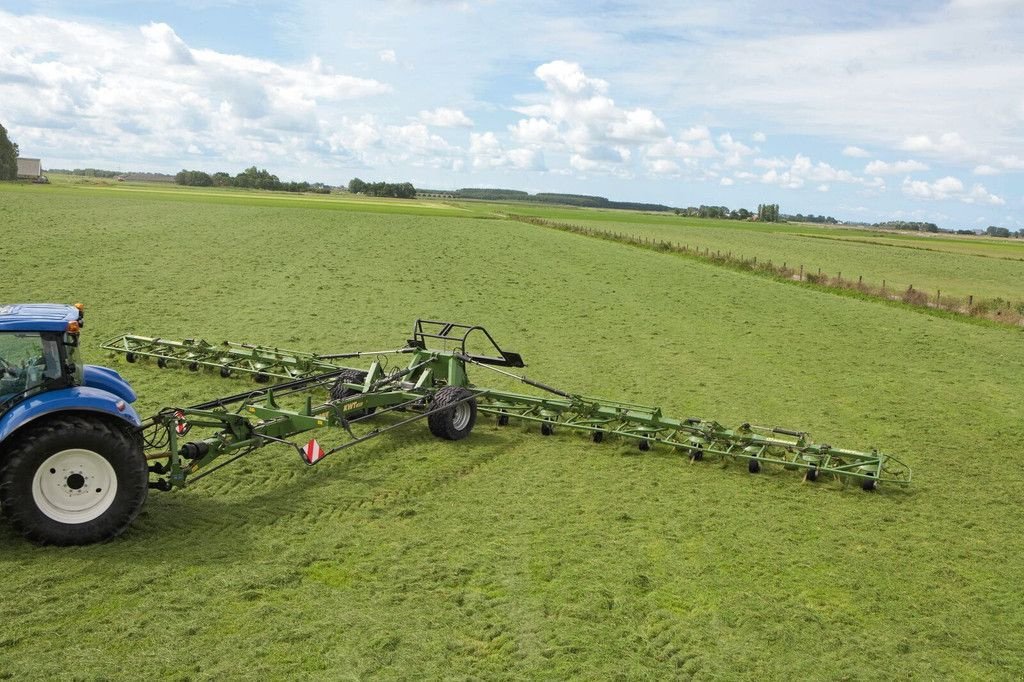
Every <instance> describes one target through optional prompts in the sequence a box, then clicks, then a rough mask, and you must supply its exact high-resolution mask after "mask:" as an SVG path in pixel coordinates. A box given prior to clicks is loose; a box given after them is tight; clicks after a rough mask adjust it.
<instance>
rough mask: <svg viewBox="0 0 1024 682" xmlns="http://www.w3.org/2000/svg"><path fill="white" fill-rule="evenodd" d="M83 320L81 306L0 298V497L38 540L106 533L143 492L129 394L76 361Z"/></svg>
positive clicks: (131, 513)
mask: <svg viewBox="0 0 1024 682" xmlns="http://www.w3.org/2000/svg"><path fill="white" fill-rule="evenodd" d="M83 324H84V320H83V313H82V307H81V305H76V306H70V305H56V304H23V305H8V306H0V505H2V508H3V512H4V514H5V515H6V516H7V517H8V518H9V519H10V521H11V523H12V524H13V526H14V528H15V529H16V530H17V531H18V532H20V533H21V534H22V535H24V536H25V537H27V538H28V539H30V540H32V541H34V542H38V543H42V544H54V545H81V544H88V543H92V542H99V541H102V540H107V539H109V538H112V537H114V536H116V535H118V534H120V533H121V532H123V531H124V530H125V529H126V528H127V527H128V526H129V525H130V524H131V522H132V521H133V520H134V519H135V517H136V516H137V515H138V513H139V510H140V509H141V508H142V505H143V504H144V503H145V501H146V495H147V493H148V478H149V474H148V468H147V464H146V458H145V456H144V454H143V443H142V439H141V437H140V435H139V431H138V427H139V425H140V423H141V420H140V419H139V415H138V414H136V412H135V410H134V409H133V408H132V406H131V403H133V402H134V401H135V392H134V391H132V389H131V386H129V385H128V383H127V382H126V381H125V380H124V379H122V378H121V376H120V375H119V374H118V373H117V372H115V371H113V370H111V369H107V368H104V367H96V366H93V365H83V364H82V362H81V360H80V359H79V349H78V344H79V330H80V329H81V328H82V325H83Z"/></svg>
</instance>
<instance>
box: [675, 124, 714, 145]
mask: <svg viewBox="0 0 1024 682" xmlns="http://www.w3.org/2000/svg"><path fill="white" fill-rule="evenodd" d="M679 139H680V140H682V141H683V142H700V141H701V140H710V139H711V131H710V130H708V127H707V126H693V127H692V128H687V129H686V130H684V131H683V132H681V133H679Z"/></svg>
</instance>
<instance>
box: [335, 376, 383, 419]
mask: <svg viewBox="0 0 1024 682" xmlns="http://www.w3.org/2000/svg"><path fill="white" fill-rule="evenodd" d="M364 381H366V372H360V371H359V370H358V369H347V370H345V371H344V372H342V373H341V374H339V375H338V378H337V379H335V380H334V385H333V386H331V400H344V399H345V398H349V397H351V396H354V395H357V394H358V393H359V391H357V390H355V389H352V388H349V387H348V386H346V385H345V384H361V383H363V382H364ZM376 410H377V408H375V407H367V408H366V409H363V410H348V411H346V412H345V419H359V418H360V417H366V416H368V415H371V414H373V413H374V412H375V411H376Z"/></svg>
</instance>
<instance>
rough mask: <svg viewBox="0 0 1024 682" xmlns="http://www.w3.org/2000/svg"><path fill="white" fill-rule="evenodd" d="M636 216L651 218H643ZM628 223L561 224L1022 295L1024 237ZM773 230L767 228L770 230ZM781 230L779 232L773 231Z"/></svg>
mask: <svg viewBox="0 0 1024 682" xmlns="http://www.w3.org/2000/svg"><path fill="white" fill-rule="evenodd" d="M637 216H640V217H642V218H645V219H646V220H644V221H641V220H640V219H639V218H638V217H637ZM630 218H631V219H630V220H627V221H621V222H618V221H607V220H594V219H592V218H590V217H584V216H582V215H581V216H578V217H577V218H565V217H563V218H560V219H559V220H560V221H564V222H569V223H571V224H575V225H580V226H583V227H590V228H593V229H595V230H601V231H605V232H612V233H615V234H622V235H628V236H634V237H641V238H649V239H651V240H654V241H668V242H672V243H673V244H679V245H686V246H689V247H690V248H691V249H700V250H701V251H704V250H706V249H710V252H711V254H716V253H719V252H720V253H721V254H722V255H725V254H729V253H731V254H733V255H734V256H741V257H743V258H746V259H748V260H749V259H752V258H757V259H758V260H759V261H762V260H763V261H771V262H772V263H774V264H783V263H785V264H786V265H787V266H789V267H792V268H793V269H794V270H797V269H799V267H800V266H801V265H802V266H803V267H804V271H805V272H811V273H815V274H817V272H818V271H819V269H820V270H821V272H822V273H824V274H827V275H829V276H831V277H836V276H838V275H842V277H843V278H844V279H853V280H857V279H858V278H860V277H863V279H864V282H866V283H868V284H871V285H875V286H881V284H882V281H883V280H885V283H886V287H887V288H889V289H892V290H894V291H900V290H906V289H907V287H909V286H911V285H913V287H914V288H915V289H917V290H920V291H924V292H926V293H927V294H929V295H930V296H934V295H935V294H936V293H937V292H941V294H942V295H945V296H957V297H961V298H966V297H967V296H974V297H975V299H979V300H980V299H987V298H1002V299H1004V300H1010V301H1014V302H1017V301H1021V300H1024V286H1022V283H1024V242H1022V241H1021V240H1018V239H995V238H981V237H974V238H968V237H960V238H953V237H946V238H943V237H931V236H924V235H919V236H918V235H915V236H911V235H901V234H895V235H894V234H892V233H891V232H878V231H871V230H856V229H850V228H835V227H818V226H813V225H806V224H801V225H793V224H783V225H778V226H767V225H758V224H756V223H753V224H752V223H742V222H738V221H728V220H700V219H686V218H677V219H676V220H675V221H673V220H672V219H667V218H665V217H661V216H649V215H647V214H635V215H633V216H631V217H630ZM766 228H768V229H766ZM773 228H775V229H773Z"/></svg>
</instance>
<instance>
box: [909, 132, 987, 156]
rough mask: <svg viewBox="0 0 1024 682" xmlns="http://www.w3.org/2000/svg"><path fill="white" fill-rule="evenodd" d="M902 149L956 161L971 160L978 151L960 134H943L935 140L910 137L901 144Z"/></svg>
mask: <svg viewBox="0 0 1024 682" xmlns="http://www.w3.org/2000/svg"><path fill="white" fill-rule="evenodd" d="M900 149H905V150H907V151H911V152H926V153H931V154H936V155H940V156H946V157H952V158H956V159H962V158H970V157H973V156H975V155H976V150H975V148H974V147H973V146H971V145H969V144H968V143H967V142H966V141H965V140H964V139H963V137H961V136H960V133H942V135H940V136H938V137H937V138H935V139H934V140H933V139H932V138H931V136H929V135H910V136H908V137H905V138H904V139H903V142H901V143H900Z"/></svg>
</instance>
